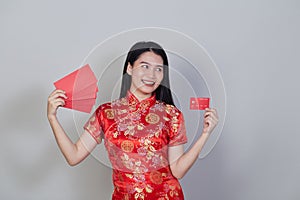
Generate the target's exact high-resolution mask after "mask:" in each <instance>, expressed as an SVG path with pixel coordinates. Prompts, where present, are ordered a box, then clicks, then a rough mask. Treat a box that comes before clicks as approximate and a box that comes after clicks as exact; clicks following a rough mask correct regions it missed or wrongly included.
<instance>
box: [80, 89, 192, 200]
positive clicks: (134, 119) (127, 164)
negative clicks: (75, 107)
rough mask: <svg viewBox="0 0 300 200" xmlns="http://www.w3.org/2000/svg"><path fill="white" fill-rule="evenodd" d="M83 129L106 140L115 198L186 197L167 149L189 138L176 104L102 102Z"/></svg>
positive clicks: (178, 199) (128, 98)
mask: <svg viewBox="0 0 300 200" xmlns="http://www.w3.org/2000/svg"><path fill="white" fill-rule="evenodd" d="M84 128H85V129H86V130H87V131H88V132H89V133H90V134H91V135H92V137H93V138H94V139H95V140H96V141H97V143H100V141H101V139H102V140H103V141H104V145H105V147H106V150H107V153H108V157H109V159H110V162H111V164H112V167H113V177H112V179H113V185H114V192H113V194H112V199H113V200H142V199H143V200H149V199H151V200H152V199H154V200H183V199H184V196H183V191H182V188H181V186H180V183H179V181H178V180H177V178H175V177H174V176H173V175H172V173H171V170H170V164H169V161H168V147H170V146H176V145H180V144H184V143H186V142H187V137H186V129H185V124H184V118H183V114H182V113H181V111H179V110H178V109H177V108H176V107H175V106H173V105H169V104H165V103H163V102H160V101H158V100H156V98H155V94H154V95H152V96H151V97H149V98H147V99H144V100H142V101H139V100H138V99H137V98H136V97H135V96H134V94H132V93H131V92H130V91H128V92H127V95H126V97H124V98H121V99H118V100H114V101H112V102H109V103H105V104H102V105H100V106H99V107H98V108H97V109H96V111H95V112H94V113H93V115H92V116H91V117H90V119H89V120H88V121H87V122H86V124H85V125H84Z"/></svg>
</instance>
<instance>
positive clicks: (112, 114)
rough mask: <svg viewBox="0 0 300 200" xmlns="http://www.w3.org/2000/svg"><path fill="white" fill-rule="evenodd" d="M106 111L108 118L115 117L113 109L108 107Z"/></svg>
mask: <svg viewBox="0 0 300 200" xmlns="http://www.w3.org/2000/svg"><path fill="white" fill-rule="evenodd" d="M104 112H105V116H106V117H107V119H113V118H114V117H115V115H114V112H113V110H112V109H106V110H104Z"/></svg>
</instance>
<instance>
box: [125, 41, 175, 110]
mask: <svg viewBox="0 0 300 200" xmlns="http://www.w3.org/2000/svg"><path fill="white" fill-rule="evenodd" d="M148 51H150V52H153V53H155V54H156V55H159V56H161V58H162V59H163V65H164V67H163V70H164V71H163V74H164V77H163V80H162V82H161V83H160V85H159V86H158V87H157V88H156V90H155V91H154V92H155V96H156V99H157V100H159V101H162V102H165V103H167V104H170V105H174V101H173V98H172V92H171V89H170V80H169V62H168V58H167V54H166V52H165V50H164V49H163V48H162V47H161V46H160V45H159V44H157V43H155V42H152V41H149V42H144V41H142V42H137V43H135V44H134V45H133V46H132V47H131V48H130V50H129V52H128V54H127V58H126V60H125V63H124V69H123V78H122V85H121V92H120V98H123V97H125V96H126V94H127V91H128V90H129V88H130V85H131V76H130V75H129V74H127V66H128V64H130V65H131V66H133V64H134V62H135V61H136V60H137V59H138V58H139V57H140V55H141V54H143V53H145V52H148Z"/></svg>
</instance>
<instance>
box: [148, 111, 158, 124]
mask: <svg viewBox="0 0 300 200" xmlns="http://www.w3.org/2000/svg"><path fill="white" fill-rule="evenodd" d="M159 119H160V117H159V116H158V115H157V114H155V113H149V114H148V115H146V117H145V120H146V122H147V123H149V124H157V123H158V122H159Z"/></svg>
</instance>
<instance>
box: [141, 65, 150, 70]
mask: <svg viewBox="0 0 300 200" xmlns="http://www.w3.org/2000/svg"><path fill="white" fill-rule="evenodd" d="M141 67H142V68H145V69H148V68H149V66H148V65H141Z"/></svg>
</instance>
